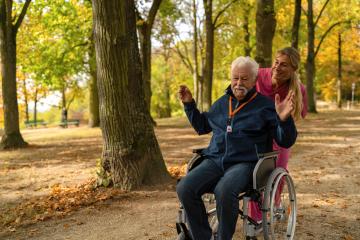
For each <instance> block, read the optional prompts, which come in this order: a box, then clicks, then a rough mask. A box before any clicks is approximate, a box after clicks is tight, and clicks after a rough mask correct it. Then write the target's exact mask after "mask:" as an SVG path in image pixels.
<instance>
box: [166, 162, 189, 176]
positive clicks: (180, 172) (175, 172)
mask: <svg viewBox="0 0 360 240" xmlns="http://www.w3.org/2000/svg"><path fill="white" fill-rule="evenodd" d="M186 167H187V164H184V165H182V166H180V167H179V166H175V167H169V168H168V172H169V173H170V175H171V177H173V178H180V177H182V176H184V175H185V172H186Z"/></svg>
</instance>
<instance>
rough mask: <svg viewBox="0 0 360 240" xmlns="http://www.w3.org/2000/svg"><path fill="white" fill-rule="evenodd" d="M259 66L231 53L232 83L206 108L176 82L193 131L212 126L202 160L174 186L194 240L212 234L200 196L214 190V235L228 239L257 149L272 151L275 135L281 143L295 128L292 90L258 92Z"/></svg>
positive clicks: (291, 141)
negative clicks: (273, 94)
mask: <svg viewBox="0 0 360 240" xmlns="http://www.w3.org/2000/svg"><path fill="white" fill-rule="evenodd" d="M258 68H259V66H258V64H257V63H256V62H255V61H254V60H253V59H251V58H249V57H239V58H237V59H235V60H234V61H233V63H232V65H231V85H230V86H229V87H228V88H227V89H226V93H225V94H224V95H223V96H222V97H220V98H219V99H218V100H217V101H216V102H215V103H214V104H213V105H212V106H211V108H210V109H209V111H208V112H203V113H200V112H199V110H198V109H197V107H196V104H195V101H194V100H193V98H192V94H191V92H190V90H189V89H188V88H187V87H186V86H183V85H182V86H180V90H179V97H180V99H181V101H182V102H183V104H184V109H185V112H186V115H187V117H188V119H189V121H190V123H191V125H192V126H193V128H194V129H195V131H196V132H197V133H198V134H199V135H201V134H207V133H210V132H212V138H211V141H210V144H209V146H208V147H207V148H206V149H204V150H202V152H201V154H202V155H203V156H205V158H206V160H204V161H202V162H201V163H200V165H199V166H197V167H196V168H195V169H193V170H192V171H191V172H189V173H188V174H187V175H186V176H185V177H184V178H183V179H182V180H181V181H180V182H179V183H178V185H177V188H176V191H177V194H178V197H179V200H180V202H181V204H182V206H183V207H184V209H185V212H186V215H187V219H188V225H189V227H190V231H191V235H192V238H193V239H195V240H209V239H211V237H212V229H211V228H210V225H209V222H208V217H207V214H206V209H205V205H204V203H203V201H202V198H201V197H202V195H203V194H204V193H208V192H212V193H214V195H215V199H216V211H217V218H218V221H219V225H218V232H217V238H218V239H221V240H230V239H232V236H233V234H234V232H235V226H236V222H237V218H238V211H239V199H238V195H239V194H240V193H242V192H244V191H246V188H247V186H248V185H249V183H250V181H251V176H252V172H253V169H254V167H255V165H256V163H257V161H258V155H259V154H262V153H266V152H270V151H272V141H273V139H275V141H276V142H277V144H278V145H279V146H281V147H285V148H289V147H291V146H292V145H293V144H294V143H295V140H296V136H297V131H296V127H295V125H294V122H293V119H292V117H291V113H292V111H293V109H294V94H293V92H291V91H290V92H289V94H288V96H287V97H286V98H285V99H284V101H282V102H280V98H279V96H276V98H275V105H274V102H272V101H271V100H270V99H268V98H267V97H265V96H262V95H261V94H259V93H257V92H256V89H255V84H256V76H257V72H258Z"/></svg>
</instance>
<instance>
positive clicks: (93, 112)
mask: <svg viewBox="0 0 360 240" xmlns="http://www.w3.org/2000/svg"><path fill="white" fill-rule="evenodd" d="M90 44H91V46H90V51H89V53H90V54H89V55H90V61H89V66H90V84H89V94H90V96H89V127H99V126H100V115H99V95H98V88H97V76H96V57H95V46H94V42H93V40H92V41H91V43H90Z"/></svg>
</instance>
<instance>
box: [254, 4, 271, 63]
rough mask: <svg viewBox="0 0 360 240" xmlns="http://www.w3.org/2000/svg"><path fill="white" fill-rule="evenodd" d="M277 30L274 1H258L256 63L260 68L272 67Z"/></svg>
mask: <svg viewBox="0 0 360 240" xmlns="http://www.w3.org/2000/svg"><path fill="white" fill-rule="evenodd" d="M275 28H276V19H275V12H274V0H258V1H257V11H256V57H255V59H256V61H257V62H258V63H259V64H260V67H270V66H271V62H272V41H273V38H274V33H275Z"/></svg>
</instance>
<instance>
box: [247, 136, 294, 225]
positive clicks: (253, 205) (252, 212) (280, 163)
mask: <svg viewBox="0 0 360 240" xmlns="http://www.w3.org/2000/svg"><path fill="white" fill-rule="evenodd" d="M273 149H274V151H279V156H278V159H277V162H276V167H282V168H285V169H287V167H288V161H289V157H290V149H286V148H282V147H279V146H278V145H277V144H276V143H275V142H274V144H273ZM280 189H281V186H280ZM280 193H281V190H280V191H279V192H278V193H277V195H280ZM278 199H279V198H278ZM249 216H250V217H251V218H252V219H254V220H255V221H260V220H261V219H262V214H261V210H260V208H259V205H258V204H257V202H253V201H251V202H249Z"/></svg>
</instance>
